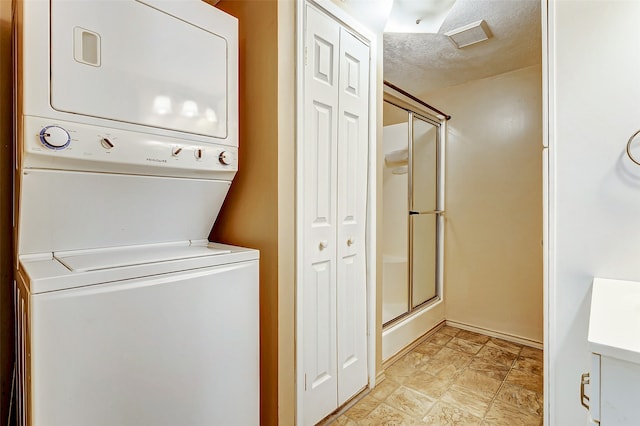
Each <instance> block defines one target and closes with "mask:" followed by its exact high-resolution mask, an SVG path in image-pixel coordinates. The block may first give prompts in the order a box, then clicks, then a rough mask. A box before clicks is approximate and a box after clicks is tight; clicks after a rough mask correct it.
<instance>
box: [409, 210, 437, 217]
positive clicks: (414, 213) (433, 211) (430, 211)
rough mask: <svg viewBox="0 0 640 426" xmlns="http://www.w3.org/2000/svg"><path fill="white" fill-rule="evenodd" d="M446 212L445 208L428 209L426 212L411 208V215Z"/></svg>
mask: <svg viewBox="0 0 640 426" xmlns="http://www.w3.org/2000/svg"><path fill="white" fill-rule="evenodd" d="M441 213H444V210H428V211H425V212H417V211H415V210H409V216H413V215H416V214H441Z"/></svg>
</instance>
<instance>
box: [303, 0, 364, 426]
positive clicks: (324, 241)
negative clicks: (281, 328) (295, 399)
mask: <svg viewBox="0 0 640 426" xmlns="http://www.w3.org/2000/svg"><path fill="white" fill-rule="evenodd" d="M305 46H306V49H305V57H306V63H305V71H304V80H305V82H304V140H303V141H302V142H301V144H302V146H301V147H300V149H301V150H302V152H303V154H302V164H299V167H301V170H302V185H303V186H302V187H303V191H302V193H301V197H302V203H301V205H302V208H303V210H304V212H303V214H302V218H303V221H304V223H303V227H302V229H303V232H302V236H301V239H300V240H299V243H300V244H301V245H302V247H303V248H302V252H303V258H302V259H299V265H300V268H302V271H303V272H302V278H303V282H302V283H301V285H300V286H299V288H300V289H301V291H302V293H303V294H302V304H303V309H302V311H301V312H299V313H298V318H299V321H301V324H302V327H303V337H302V342H301V344H302V350H303V356H302V362H303V366H302V368H303V371H304V396H303V402H302V403H303V412H304V416H303V418H304V423H305V424H308V425H311V424H315V423H316V422H318V421H319V420H321V419H322V418H324V417H325V416H327V415H328V414H330V413H331V412H332V411H334V410H335V409H336V408H337V407H338V406H339V405H341V404H343V403H344V402H346V401H347V400H348V399H350V398H351V397H352V396H354V395H355V394H356V393H358V392H359V391H360V390H362V389H363V388H364V387H365V386H366V385H367V287H366V259H365V249H366V245H365V243H366V241H365V237H366V232H365V226H366V213H367V212H366V205H367V174H368V170H367V164H368V144H369V133H368V128H369V47H368V46H367V45H366V44H364V43H363V42H361V41H360V40H359V39H357V38H356V37H355V36H354V35H352V34H351V33H350V32H349V31H347V30H346V29H345V28H343V27H342V26H341V25H340V24H339V23H338V22H337V21H335V20H333V19H332V18H330V17H329V16H328V15H325V14H324V13H322V12H320V11H318V10H317V9H316V8H314V7H313V6H309V5H307V6H306V26H305Z"/></svg>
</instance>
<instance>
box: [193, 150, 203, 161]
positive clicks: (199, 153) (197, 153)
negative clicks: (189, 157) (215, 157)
mask: <svg viewBox="0 0 640 426" xmlns="http://www.w3.org/2000/svg"><path fill="white" fill-rule="evenodd" d="M202 154H204V150H203V149H202V148H196V150H195V151H194V152H193V155H195V156H196V160H202Z"/></svg>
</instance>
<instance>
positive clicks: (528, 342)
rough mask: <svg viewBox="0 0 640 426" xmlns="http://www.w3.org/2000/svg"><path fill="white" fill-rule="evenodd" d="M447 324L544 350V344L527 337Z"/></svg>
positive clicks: (454, 323)
mask: <svg viewBox="0 0 640 426" xmlns="http://www.w3.org/2000/svg"><path fill="white" fill-rule="evenodd" d="M445 323H446V325H449V326H451V327H456V328H460V329H462V330H467V331H473V332H476V333H480V334H485V335H487V336H490V337H497V338H498V339H502V340H506V341H509V342H513V343H518V344H520V345H524V346H529V347H532V348H536V349H543V344H542V342H538V341H536V340H531V339H527V338H525V337H520V336H514V335H512V334H507V333H501V332H499V331H495V330H490V329H487V328H482V327H476V326H473V325H469V324H464V323H461V322H457V321H451V320H446V321H445Z"/></svg>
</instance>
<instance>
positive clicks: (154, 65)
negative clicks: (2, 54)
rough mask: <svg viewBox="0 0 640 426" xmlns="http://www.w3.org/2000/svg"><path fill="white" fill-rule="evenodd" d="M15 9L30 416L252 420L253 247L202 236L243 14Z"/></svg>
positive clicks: (199, 5)
mask: <svg viewBox="0 0 640 426" xmlns="http://www.w3.org/2000/svg"><path fill="white" fill-rule="evenodd" d="M17 15H18V16H17V19H16V22H18V27H17V32H16V33H17V50H16V51H17V56H16V65H17V69H18V74H17V75H18V89H19V93H18V97H17V123H16V127H17V129H18V132H17V133H18V137H17V150H16V152H17V154H18V160H17V163H18V164H17V176H16V182H17V187H16V195H17V196H16V211H17V220H16V247H17V259H18V262H17V265H16V304H17V309H16V313H17V329H18V330H17V331H18V332H17V336H18V342H17V348H18V354H17V355H18V369H19V378H20V380H19V398H18V400H19V405H18V413H19V414H18V417H19V424H21V425H32V426H88V425H91V426H107V425H108V426H114V425H118V426H146V425H153V426H160V425H192V426H201V425H202V426H204V425H242V426H245V425H257V424H259V306H258V257H259V255H258V252H257V251H256V250H251V249H246V248H239V247H233V246H227V245H222V244H215V243H210V242H209V241H207V236H208V235H209V231H210V229H211V226H212V224H213V223H214V221H215V219H216V217H217V215H218V212H219V210H220V208H221V206H222V203H223V201H224V198H225V196H226V194H227V191H228V189H229V186H230V184H231V181H232V180H233V177H234V176H235V174H236V172H237V165H238V126H237V118H238V110H237V109H238V103H237V102H238V101H237V99H238V96H237V94H238V80H237V75H238V68H237V62H238V56H237V55H238V40H237V21H236V20H235V18H233V17H230V16H228V15H226V14H224V13H223V12H221V11H219V10H217V9H215V8H214V7H212V6H210V5H208V4H206V3H204V2H202V1H194V0H172V1H165V0H121V1H112V0H79V1H68V0H50V1H43V0H29V1H21V2H18V7H17Z"/></svg>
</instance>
